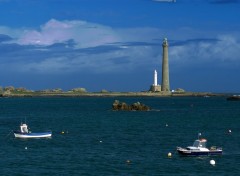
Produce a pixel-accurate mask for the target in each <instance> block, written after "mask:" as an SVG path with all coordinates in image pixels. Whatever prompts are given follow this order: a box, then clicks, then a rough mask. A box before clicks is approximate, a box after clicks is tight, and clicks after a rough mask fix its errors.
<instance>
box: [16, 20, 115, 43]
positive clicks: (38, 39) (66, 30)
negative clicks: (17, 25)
mask: <svg viewBox="0 0 240 176" xmlns="http://www.w3.org/2000/svg"><path fill="white" fill-rule="evenodd" d="M71 39H73V40H74V41H75V42H76V43H77V44H78V46H79V47H81V48H85V47H93V46H99V45H104V44H107V43H113V42H117V41H119V39H118V36H117V34H116V33H115V32H114V30H113V29H112V28H110V27H108V26H104V25H100V24H95V23H89V22H85V21H57V20H54V19H52V20H50V21H48V22H47V23H46V24H45V25H43V26H41V28H40V30H39V31H37V30H24V32H23V34H22V35H21V36H19V39H18V43H19V44H21V45H52V44H54V43H63V42H66V41H68V40H71Z"/></svg>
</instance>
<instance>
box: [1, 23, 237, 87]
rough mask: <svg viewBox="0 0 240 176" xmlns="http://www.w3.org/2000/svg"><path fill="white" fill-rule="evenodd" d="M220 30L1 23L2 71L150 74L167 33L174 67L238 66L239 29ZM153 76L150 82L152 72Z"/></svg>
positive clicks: (174, 69) (157, 63)
mask: <svg viewBox="0 0 240 176" xmlns="http://www.w3.org/2000/svg"><path fill="white" fill-rule="evenodd" d="M186 31H187V32H186ZM215 33H216V34H215V35H212V33H211V32H209V36H208V35H206V33H202V34H201V33H199V31H197V30H195V29H192V28H179V29H178V30H174V31H170V30H165V29H159V28H149V27H139V28H124V29H121V28H111V27H110V26H105V25H101V24H95V23H91V22H86V21H59V20H55V19H52V20H50V21H48V22H47V23H46V24H43V25H42V26H40V27H39V29H26V28H20V29H12V28H8V27H4V26H0V52H1V56H0V59H1V63H0V70H1V71H0V73H1V74H5V75H6V74H10V73H11V74H13V73H15V74H19V73H21V74H30V75H31V74H38V75H68V74H69V75H71V74H75V75H87V74H89V73H90V74H95V75H99V74H111V75H113V74H119V75H121V74H124V75H129V74H133V73H134V74H145V73H148V74H151V72H152V70H154V69H158V70H160V69H161V59H162V45H161V44H162V39H163V38H164V37H166V36H167V37H168V39H169V60H170V67H171V68H172V69H171V71H172V72H176V73H179V72H181V70H182V69H185V70H186V69H188V68H194V67H199V66H200V65H207V66H209V67H212V66H214V67H219V68H233V67H234V68H236V67H238V68H239V66H240V65H239V63H240V57H239V55H240V34H239V32H238V31H232V32H231V33H227V34H226V33H224V32H221V31H218V32H215ZM160 72H161V71H159V73H160ZM149 79H150V81H151V77H150V78H149ZM148 84H149V83H148ZM150 84H151V82H150Z"/></svg>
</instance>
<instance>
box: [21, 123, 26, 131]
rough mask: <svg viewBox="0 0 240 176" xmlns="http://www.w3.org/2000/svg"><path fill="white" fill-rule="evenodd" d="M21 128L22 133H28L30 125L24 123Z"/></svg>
mask: <svg viewBox="0 0 240 176" xmlns="http://www.w3.org/2000/svg"><path fill="white" fill-rule="evenodd" d="M20 130H21V133H28V126H27V124H25V123H23V124H21V125H20Z"/></svg>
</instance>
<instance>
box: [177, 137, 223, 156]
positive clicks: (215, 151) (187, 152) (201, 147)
mask: <svg viewBox="0 0 240 176" xmlns="http://www.w3.org/2000/svg"><path fill="white" fill-rule="evenodd" d="M206 143H207V140H206V139H197V140H195V141H194V143H193V145H192V146H188V147H186V148H182V147H177V151H178V153H179V154H180V155H182V156H210V155H222V152H223V151H222V148H217V147H215V146H213V147H211V148H210V149H208V148H207V147H206Z"/></svg>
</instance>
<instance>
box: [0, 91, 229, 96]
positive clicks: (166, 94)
mask: <svg viewBox="0 0 240 176" xmlns="http://www.w3.org/2000/svg"><path fill="white" fill-rule="evenodd" d="M230 95H232V94H230V93H229V94H227V93H209V92H181V93H175V92H106V93H101V92H85V93H73V92H20V93H19V92H17V93H16V92H13V93H12V92H11V93H2V94H0V96H1V97H212V96H230Z"/></svg>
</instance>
